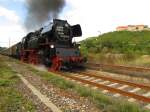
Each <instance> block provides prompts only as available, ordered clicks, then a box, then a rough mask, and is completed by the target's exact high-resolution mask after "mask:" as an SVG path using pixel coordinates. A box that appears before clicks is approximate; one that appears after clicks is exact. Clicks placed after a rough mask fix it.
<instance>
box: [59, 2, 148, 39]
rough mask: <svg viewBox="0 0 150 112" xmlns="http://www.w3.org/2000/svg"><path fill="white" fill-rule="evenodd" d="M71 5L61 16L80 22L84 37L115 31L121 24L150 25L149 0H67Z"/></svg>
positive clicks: (73, 22) (72, 21) (73, 21)
mask: <svg viewBox="0 0 150 112" xmlns="http://www.w3.org/2000/svg"><path fill="white" fill-rule="evenodd" d="M67 3H68V4H69V6H70V7H71V8H70V10H68V11H66V14H65V15H64V16H63V17H61V18H62V19H67V20H68V21H69V22H70V23H72V24H76V23H80V24H81V26H82V30H83V37H89V36H95V35H98V34H99V33H100V32H101V33H105V32H109V31H114V30H115V28H116V27H117V26H119V25H130V24H146V25H150V21H149V20H150V15H148V13H149V10H150V7H149V3H150V1H148V0H67Z"/></svg>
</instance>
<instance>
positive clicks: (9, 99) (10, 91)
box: [0, 56, 35, 112]
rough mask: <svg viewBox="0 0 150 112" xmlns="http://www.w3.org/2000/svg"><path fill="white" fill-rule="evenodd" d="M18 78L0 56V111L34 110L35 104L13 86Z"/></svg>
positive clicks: (25, 111)
mask: <svg viewBox="0 0 150 112" xmlns="http://www.w3.org/2000/svg"><path fill="white" fill-rule="evenodd" d="M19 82H20V80H19V78H18V77H17V76H16V72H14V71H13V70H12V69H11V68H10V67H8V66H7V64H6V63H5V61H4V59H2V57H1V56H0V112H27V111H28V112H34V111H35V106H34V105H33V104H32V102H31V101H27V99H26V98H25V97H23V94H22V93H20V92H19V91H18V90H17V89H16V88H15V87H16V85H17V84H19Z"/></svg>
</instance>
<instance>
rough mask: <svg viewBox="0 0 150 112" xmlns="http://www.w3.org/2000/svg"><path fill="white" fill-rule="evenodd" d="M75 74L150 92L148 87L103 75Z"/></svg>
mask: <svg viewBox="0 0 150 112" xmlns="http://www.w3.org/2000/svg"><path fill="white" fill-rule="evenodd" d="M75 73H79V74H81V75H84V76H90V77H95V78H99V79H103V80H109V81H111V82H115V83H119V84H125V85H129V86H133V87H139V88H142V89H146V90H150V86H149V85H144V84H138V83H133V82H130V81H125V80H120V79H116V78H112V77H107V76H104V75H103V76H102V75H96V74H93V73H88V72H75Z"/></svg>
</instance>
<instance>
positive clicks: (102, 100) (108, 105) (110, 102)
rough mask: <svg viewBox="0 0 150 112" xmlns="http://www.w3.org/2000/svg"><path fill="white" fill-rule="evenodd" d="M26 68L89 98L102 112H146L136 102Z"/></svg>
mask: <svg viewBox="0 0 150 112" xmlns="http://www.w3.org/2000/svg"><path fill="white" fill-rule="evenodd" d="M26 66H27V68H28V69H30V70H31V71H32V72H34V73H35V75H38V76H40V77H41V78H43V79H44V80H47V81H48V82H49V83H51V84H53V85H55V86H57V87H59V88H61V89H65V90H67V91H69V90H73V91H74V92H77V93H78V94H79V95H80V96H82V97H87V98H89V99H90V100H91V101H92V102H93V103H95V104H96V105H97V107H98V108H100V110H103V112H148V111H147V110H144V109H142V107H140V106H139V105H138V104H134V103H129V102H127V101H125V100H121V99H117V100H116V99H113V98H111V97H109V96H106V95H104V94H102V93H101V92H100V91H98V90H93V89H89V88H87V87H83V86H80V85H78V84H75V83H73V82H71V81H68V80H65V79H64V78H61V77H59V76H58V75H56V74H54V73H49V72H45V71H39V70H37V69H35V68H33V67H32V66H30V65H26Z"/></svg>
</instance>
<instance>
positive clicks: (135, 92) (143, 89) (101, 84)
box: [57, 72, 150, 109]
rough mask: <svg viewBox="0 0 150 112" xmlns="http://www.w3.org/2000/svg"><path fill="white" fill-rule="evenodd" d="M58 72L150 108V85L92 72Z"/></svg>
mask: <svg viewBox="0 0 150 112" xmlns="http://www.w3.org/2000/svg"><path fill="white" fill-rule="evenodd" d="M57 74H59V75H61V76H63V77H65V78H68V79H69V80H74V81H76V82H79V83H83V84H84V85H85V86H90V87H92V88H94V89H100V90H102V92H103V93H105V94H107V93H109V94H111V95H112V96H114V97H125V98H127V99H128V101H130V102H135V101H138V102H139V103H141V104H142V105H144V107H145V108H147V109H150V86H149V85H145V84H138V83H133V82H129V81H124V80H120V79H115V78H111V77H106V76H103V75H98V74H95V73H92V72H71V73H70V72H66V73H62V72H57Z"/></svg>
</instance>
